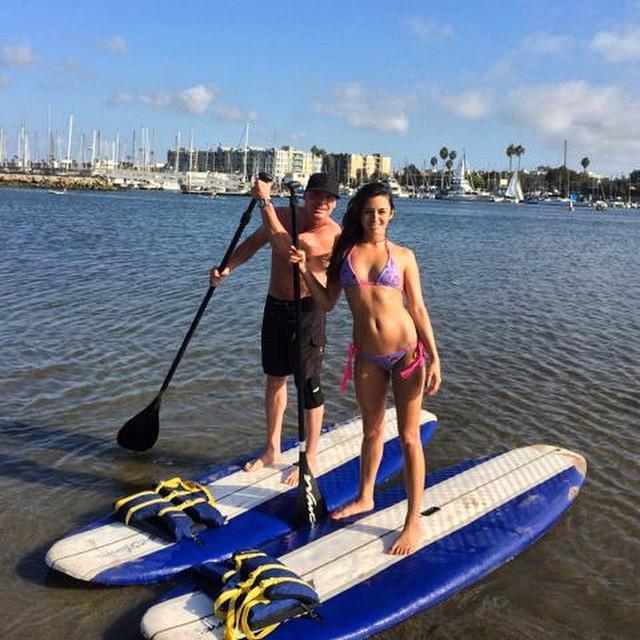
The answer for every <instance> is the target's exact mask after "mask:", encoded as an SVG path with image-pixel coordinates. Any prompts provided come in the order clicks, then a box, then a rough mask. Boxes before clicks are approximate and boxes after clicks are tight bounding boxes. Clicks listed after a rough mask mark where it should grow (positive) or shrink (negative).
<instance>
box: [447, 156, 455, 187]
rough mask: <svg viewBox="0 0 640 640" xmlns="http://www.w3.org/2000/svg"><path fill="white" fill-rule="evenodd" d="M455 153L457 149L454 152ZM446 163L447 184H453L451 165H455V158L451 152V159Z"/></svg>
mask: <svg viewBox="0 0 640 640" xmlns="http://www.w3.org/2000/svg"><path fill="white" fill-rule="evenodd" d="M453 153H455V151H454V152H453ZM445 165H446V167H447V173H448V176H447V185H450V184H451V167H453V158H452V157H451V154H449V159H448V160H447V161H446V162H445Z"/></svg>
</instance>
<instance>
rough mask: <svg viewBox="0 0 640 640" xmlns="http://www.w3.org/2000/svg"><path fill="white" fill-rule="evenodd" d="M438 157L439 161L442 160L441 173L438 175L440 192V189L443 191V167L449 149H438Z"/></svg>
mask: <svg viewBox="0 0 640 640" xmlns="http://www.w3.org/2000/svg"><path fill="white" fill-rule="evenodd" d="M439 155H440V159H441V160H442V173H441V174H440V190H441V191H442V189H444V166H445V163H446V161H447V158H448V157H449V149H447V147H442V149H440V153H439Z"/></svg>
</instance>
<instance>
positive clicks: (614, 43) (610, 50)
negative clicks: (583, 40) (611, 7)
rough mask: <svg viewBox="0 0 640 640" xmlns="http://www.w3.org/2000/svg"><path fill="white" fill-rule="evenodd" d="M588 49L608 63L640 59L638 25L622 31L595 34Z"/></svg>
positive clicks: (639, 29) (639, 28) (639, 26)
mask: <svg viewBox="0 0 640 640" xmlns="http://www.w3.org/2000/svg"><path fill="white" fill-rule="evenodd" d="M589 49H591V50H592V51H594V52H595V53H599V54H601V55H602V56H604V58H605V59H606V60H608V61H609V62H627V61H629V60H638V59H640V23H639V24H633V25H630V26H629V27H627V28H626V29H624V30H622V31H618V32H616V31H600V32H599V33H596V35H595V36H594V37H593V39H592V40H591V42H590V43H589Z"/></svg>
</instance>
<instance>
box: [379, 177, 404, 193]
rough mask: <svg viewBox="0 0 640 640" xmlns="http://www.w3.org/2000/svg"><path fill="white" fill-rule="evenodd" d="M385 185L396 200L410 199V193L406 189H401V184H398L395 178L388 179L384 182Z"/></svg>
mask: <svg viewBox="0 0 640 640" xmlns="http://www.w3.org/2000/svg"><path fill="white" fill-rule="evenodd" d="M384 184H385V185H386V186H387V188H388V189H389V191H390V192H391V195H392V196H393V197H394V198H408V197H409V192H408V191H407V190H406V189H404V187H401V186H400V184H398V181H397V180H396V179H395V178H387V179H386V180H385V181H384Z"/></svg>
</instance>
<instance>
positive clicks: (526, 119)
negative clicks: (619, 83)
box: [504, 80, 640, 157]
mask: <svg viewBox="0 0 640 640" xmlns="http://www.w3.org/2000/svg"><path fill="white" fill-rule="evenodd" d="M504 112H505V115H507V117H509V119H511V120H512V121H513V122H515V123H516V124H518V125H521V126H526V127H528V128H532V129H535V130H536V131H538V132H539V133H540V134H542V135H544V136H545V137H547V138H548V139H550V140H554V141H556V142H557V141H558V140H559V139H561V138H569V139H571V141H572V143H574V144H576V145H580V146H582V147H583V148H585V149H590V150H592V151H605V150H606V151H607V153H608V154H610V155H614V154H617V155H618V156H620V155H622V156H625V157H626V156H629V155H633V154H635V155H637V154H639V153H640V102H638V101H634V99H633V98H631V97H630V96H628V95H626V94H625V93H623V92H622V91H621V90H620V89H619V88H618V87H615V86H611V85H598V86H592V85H589V84H588V83H587V82H585V81H584V80H572V81H569V82H560V83H555V84H543V85H537V86H529V87H520V88H515V89H512V90H510V91H509V92H508V94H507V100H506V103H505V105H504Z"/></svg>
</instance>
